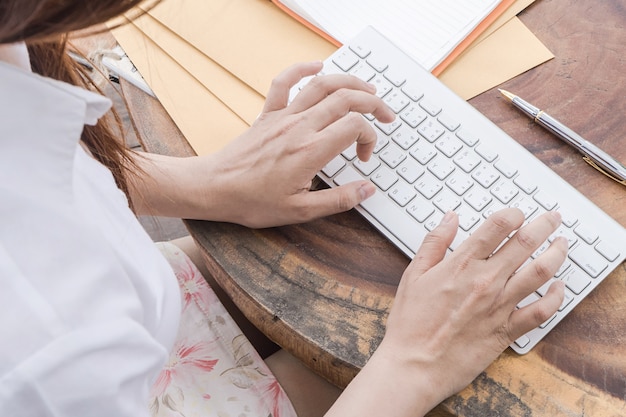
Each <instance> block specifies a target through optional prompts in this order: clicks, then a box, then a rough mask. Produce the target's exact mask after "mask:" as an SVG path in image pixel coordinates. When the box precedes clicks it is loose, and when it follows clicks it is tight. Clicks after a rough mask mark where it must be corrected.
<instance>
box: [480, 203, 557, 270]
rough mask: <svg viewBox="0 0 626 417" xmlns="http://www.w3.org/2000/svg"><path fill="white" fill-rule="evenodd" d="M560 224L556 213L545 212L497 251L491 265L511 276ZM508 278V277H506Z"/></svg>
mask: <svg viewBox="0 0 626 417" xmlns="http://www.w3.org/2000/svg"><path fill="white" fill-rule="evenodd" d="M560 224H561V215H560V214H559V213H558V212H552V211H550V212H547V213H544V214H542V215H541V216H539V217H537V218H536V219H535V220H533V221H532V222H530V223H528V224H527V225H526V226H524V227H522V228H521V229H519V230H518V231H517V232H515V234H514V235H513V236H512V237H511V238H510V239H509V240H508V241H507V242H506V244H504V246H503V247H502V248H500V249H499V250H498V253H496V254H495V255H494V256H493V258H492V261H491V262H492V264H494V265H493V266H494V267H497V268H498V270H500V271H502V272H504V273H508V274H511V273H512V272H514V271H515V270H516V269H517V268H519V266H520V265H522V263H524V262H525V261H526V260H527V259H528V258H529V257H530V255H532V254H533V252H535V251H536V250H537V248H538V247H539V246H540V245H541V244H542V243H544V242H545V241H546V239H548V236H550V234H551V233H553V232H554V231H555V230H556V228H557V227H559V225H560ZM507 276H508V275H507Z"/></svg>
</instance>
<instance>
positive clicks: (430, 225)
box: [424, 210, 443, 232]
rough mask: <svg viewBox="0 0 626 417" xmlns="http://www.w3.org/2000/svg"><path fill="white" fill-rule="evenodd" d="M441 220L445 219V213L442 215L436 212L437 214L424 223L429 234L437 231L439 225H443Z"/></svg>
mask: <svg viewBox="0 0 626 417" xmlns="http://www.w3.org/2000/svg"><path fill="white" fill-rule="evenodd" d="M441 219H443V213H440V212H438V211H436V210H435V212H434V213H433V214H432V215H431V216H430V217H429V218H428V220H426V221H425V222H424V227H425V228H426V230H428V231H429V232H432V231H433V230H435V228H436V227H437V226H439V223H441Z"/></svg>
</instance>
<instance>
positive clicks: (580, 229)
mask: <svg viewBox="0 0 626 417" xmlns="http://www.w3.org/2000/svg"><path fill="white" fill-rule="evenodd" d="M574 233H576V234H577V235H578V236H579V237H580V238H581V239H582V240H584V241H585V242H587V243H588V244H589V245H591V244H592V243H593V242H595V241H596V240H597V239H598V233H597V232H596V231H595V230H592V229H591V228H589V227H585V226H584V225H581V224H579V225H578V226H576V228H574Z"/></svg>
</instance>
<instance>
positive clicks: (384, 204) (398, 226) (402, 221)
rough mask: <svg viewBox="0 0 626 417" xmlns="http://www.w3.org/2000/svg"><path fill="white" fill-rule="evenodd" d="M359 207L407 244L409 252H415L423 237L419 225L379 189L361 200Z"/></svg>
mask: <svg viewBox="0 0 626 417" xmlns="http://www.w3.org/2000/svg"><path fill="white" fill-rule="evenodd" d="M361 207H363V208H364V209H365V210H366V211H367V212H368V213H369V214H370V215H371V216H372V217H374V218H375V219H376V220H378V221H379V222H380V223H381V224H382V225H383V227H384V228H385V229H387V230H389V231H390V232H391V233H392V234H393V235H394V236H395V237H396V238H398V239H399V240H400V241H401V242H402V243H404V244H405V245H406V246H408V248H409V249H410V250H411V252H413V253H415V252H417V249H418V248H419V246H420V244H421V243H422V238H423V236H422V235H423V233H422V234H420V227H419V225H418V224H417V223H416V222H415V221H413V220H411V219H410V218H409V217H408V216H407V215H406V213H404V212H402V211H400V210H399V209H398V207H396V205H395V204H394V203H393V202H391V200H389V199H388V198H387V197H385V196H384V195H383V194H382V193H381V192H380V191H378V190H377V191H376V194H374V195H373V196H371V197H370V198H368V199H367V200H365V201H363V202H362V203H361Z"/></svg>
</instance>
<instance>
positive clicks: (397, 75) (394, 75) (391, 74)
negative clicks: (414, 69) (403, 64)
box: [383, 68, 406, 87]
mask: <svg viewBox="0 0 626 417" xmlns="http://www.w3.org/2000/svg"><path fill="white" fill-rule="evenodd" d="M383 76H384V77H385V78H386V79H388V80H389V82H390V83H391V84H393V85H395V86H396V87H400V86H401V85H402V84H404V82H405V81H406V78H405V77H404V74H403V73H402V72H400V71H397V68H389V69H388V70H387V71H385V73H384V74H383Z"/></svg>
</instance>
